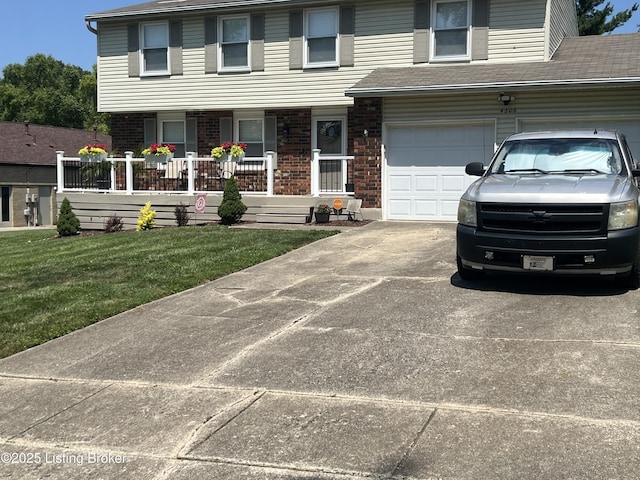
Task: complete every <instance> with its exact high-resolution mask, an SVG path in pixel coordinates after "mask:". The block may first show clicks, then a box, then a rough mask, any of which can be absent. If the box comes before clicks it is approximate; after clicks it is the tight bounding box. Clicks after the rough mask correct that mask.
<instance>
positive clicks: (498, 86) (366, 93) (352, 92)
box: [345, 77, 640, 98]
mask: <svg viewBox="0 0 640 480" xmlns="http://www.w3.org/2000/svg"><path fill="white" fill-rule="evenodd" d="M634 83H635V84H640V77H619V78H592V79H582V80H581V79H571V80H536V81H529V82H522V81H518V82H495V83H467V84H457V85H456V84H450V85H424V86H405V87H372V88H357V87H352V88H348V89H347V90H345V95H346V96H347V97H354V98H356V97H390V96H400V95H413V94H425V93H452V92H460V91H473V90H483V91H486V90H502V89H505V88H553V87H589V86H612V85H620V86H625V85H630V84H634Z"/></svg>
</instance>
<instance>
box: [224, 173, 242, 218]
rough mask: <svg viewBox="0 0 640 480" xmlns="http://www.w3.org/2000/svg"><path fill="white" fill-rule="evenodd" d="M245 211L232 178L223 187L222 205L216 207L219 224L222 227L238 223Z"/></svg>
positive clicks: (234, 180) (236, 185)
mask: <svg viewBox="0 0 640 480" xmlns="http://www.w3.org/2000/svg"><path fill="white" fill-rule="evenodd" d="M246 211H247V206H246V205H245V204H244V203H242V195H240V190H238V184H237V183H236V179H235V177H233V176H232V177H231V178H230V179H229V180H227V184H226V185H225V186H224V194H223V195H222V203H220V206H219V207H218V216H219V217H220V223H222V224H223V225H233V224H234V223H238V222H239V221H240V219H241V218H242V215H244V212H246Z"/></svg>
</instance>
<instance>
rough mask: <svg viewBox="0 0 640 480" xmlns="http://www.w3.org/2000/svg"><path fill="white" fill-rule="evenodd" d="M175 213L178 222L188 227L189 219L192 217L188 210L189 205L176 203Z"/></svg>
mask: <svg viewBox="0 0 640 480" xmlns="http://www.w3.org/2000/svg"><path fill="white" fill-rule="evenodd" d="M173 214H174V215H175V216H176V223H177V224H178V226H179V227H186V226H187V225H188V224H189V220H190V219H191V215H189V213H188V212H187V206H186V205H183V204H182V203H179V204H178V205H176V208H175V210H174V211H173Z"/></svg>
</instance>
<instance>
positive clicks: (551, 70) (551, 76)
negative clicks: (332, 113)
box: [347, 33, 640, 97]
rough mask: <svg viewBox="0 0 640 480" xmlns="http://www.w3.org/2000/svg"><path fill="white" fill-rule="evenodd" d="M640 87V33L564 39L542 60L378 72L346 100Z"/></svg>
mask: <svg viewBox="0 0 640 480" xmlns="http://www.w3.org/2000/svg"><path fill="white" fill-rule="evenodd" d="M629 83H640V33H631V34H624V35H605V36H587V37H570V38H565V39H564V40H563V42H562V43H561V45H560V47H559V48H558V50H557V51H556V53H555V55H554V57H553V59H552V60H550V61H546V62H528V63H526V62H522V63H515V62H514V63H483V64H464V65H460V64H456V65H443V64H436V65H421V66H415V67H403V68H378V69H376V70H374V71H373V72H372V73H370V74H369V75H367V76H366V77H365V78H363V79H362V80H361V81H359V82H358V83H356V84H355V85H354V86H353V87H352V88H350V89H348V90H347V95H349V96H354V97H357V96H371V95H394V94H408V93H418V92H422V93H427V92H438V91H453V90H456V91H458V90H461V89H462V90H486V89H499V88H503V87H517V86H522V87H536V86H538V87H543V86H556V85H583V86H587V85H598V84H629Z"/></svg>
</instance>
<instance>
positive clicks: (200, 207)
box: [196, 193, 207, 213]
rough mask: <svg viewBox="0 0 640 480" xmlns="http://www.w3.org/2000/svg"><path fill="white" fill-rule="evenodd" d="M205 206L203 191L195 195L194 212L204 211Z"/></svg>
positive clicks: (205, 198) (205, 197)
mask: <svg viewBox="0 0 640 480" xmlns="http://www.w3.org/2000/svg"><path fill="white" fill-rule="evenodd" d="M206 206H207V196H206V195H205V194H204V193H199V194H198V195H196V213H204V209H205V207H206Z"/></svg>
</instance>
